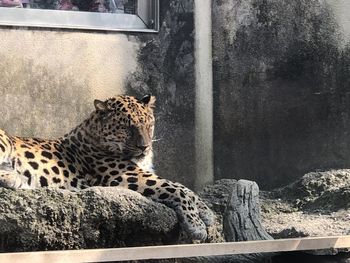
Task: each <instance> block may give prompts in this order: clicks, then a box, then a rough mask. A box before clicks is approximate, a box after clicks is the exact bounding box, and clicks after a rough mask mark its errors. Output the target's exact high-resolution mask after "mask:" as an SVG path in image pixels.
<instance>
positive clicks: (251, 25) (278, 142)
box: [213, 0, 350, 188]
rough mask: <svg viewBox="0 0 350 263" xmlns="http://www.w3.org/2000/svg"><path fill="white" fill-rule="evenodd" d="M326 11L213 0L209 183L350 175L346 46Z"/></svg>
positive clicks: (323, 4) (323, 6)
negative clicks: (343, 171)
mask: <svg viewBox="0 0 350 263" xmlns="http://www.w3.org/2000/svg"><path fill="white" fill-rule="evenodd" d="M328 2H329V3H327V1H321V0H320V1H318V0H293V1H275V0H247V1H241V0H234V1H225V0H214V1H213V58H214V62H213V63H214V72H213V73H214V105H215V107H214V108H215V112H214V115H215V117H214V146H215V150H214V158H215V174H216V177H217V178H227V177H233V178H246V179H252V180H256V181H257V182H259V184H260V185H261V186H262V187H263V188H271V187H276V186H280V185H283V184H286V183H288V182H290V181H292V180H295V179H296V178H299V177H301V176H302V175H303V174H304V173H306V172H308V171H313V170H317V169H328V168H344V167H349V165H350V147H349V145H350V133H349V131H350V115H349V114H350V107H349V103H350V86H349V85H350V48H349V47H350V45H349V42H348V40H347V39H346V38H345V37H344V33H343V30H342V28H344V26H343V24H342V22H341V20H339V17H337V13H336V12H334V10H335V9H334V3H333V2H334V1H333V2H332V1H328ZM344 12H345V11H344ZM344 12H343V13H344ZM338 13H339V12H338Z"/></svg>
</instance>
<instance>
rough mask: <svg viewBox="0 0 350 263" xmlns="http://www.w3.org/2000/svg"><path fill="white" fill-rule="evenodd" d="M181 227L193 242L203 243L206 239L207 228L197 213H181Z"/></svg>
mask: <svg viewBox="0 0 350 263" xmlns="http://www.w3.org/2000/svg"><path fill="white" fill-rule="evenodd" d="M181 217H182V218H181V219H182V220H181V223H182V226H183V228H184V230H185V231H186V232H187V233H188V235H189V237H190V238H191V239H193V240H200V241H205V240H206V239H207V236H208V234H207V228H206V225H205V224H204V222H203V221H202V219H201V218H200V217H199V213H198V211H182V216H181Z"/></svg>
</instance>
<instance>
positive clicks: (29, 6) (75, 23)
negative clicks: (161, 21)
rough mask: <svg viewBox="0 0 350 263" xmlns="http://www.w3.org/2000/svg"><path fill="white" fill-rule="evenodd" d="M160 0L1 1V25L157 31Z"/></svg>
mask: <svg viewBox="0 0 350 263" xmlns="http://www.w3.org/2000/svg"><path fill="white" fill-rule="evenodd" d="M158 5H159V0H0V25H7V26H29V27H51V28H71V29H91V30H111V31H143V32H156V31H157V30H158Z"/></svg>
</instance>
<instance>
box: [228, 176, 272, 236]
mask: <svg viewBox="0 0 350 263" xmlns="http://www.w3.org/2000/svg"><path fill="white" fill-rule="evenodd" d="M223 229H224V233H225V239H226V241H228V242H235V241H248V240H265V239H266V240H267V239H273V238H272V237H271V236H270V235H269V234H268V233H267V232H266V231H265V229H264V228H263V227H262V225H261V220H260V202H259V187H258V185H257V184H256V183H255V182H252V181H247V180H239V181H238V182H237V183H236V184H235V185H234V186H233V188H232V193H231V195H230V196H229V198H228V202H227V205H226V211H225V213H224V216H223Z"/></svg>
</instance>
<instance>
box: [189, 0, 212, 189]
mask: <svg viewBox="0 0 350 263" xmlns="http://www.w3.org/2000/svg"><path fill="white" fill-rule="evenodd" d="M194 30H195V48H194V57H195V85H196V87H195V89H196V99H195V125H196V134H195V136H196V137H195V153H196V179H195V189H196V190H200V189H201V188H202V187H203V186H204V185H205V184H208V183H211V182H213V180H214V168H213V90H212V89H213V74H212V30H211V0H195V1H194Z"/></svg>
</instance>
